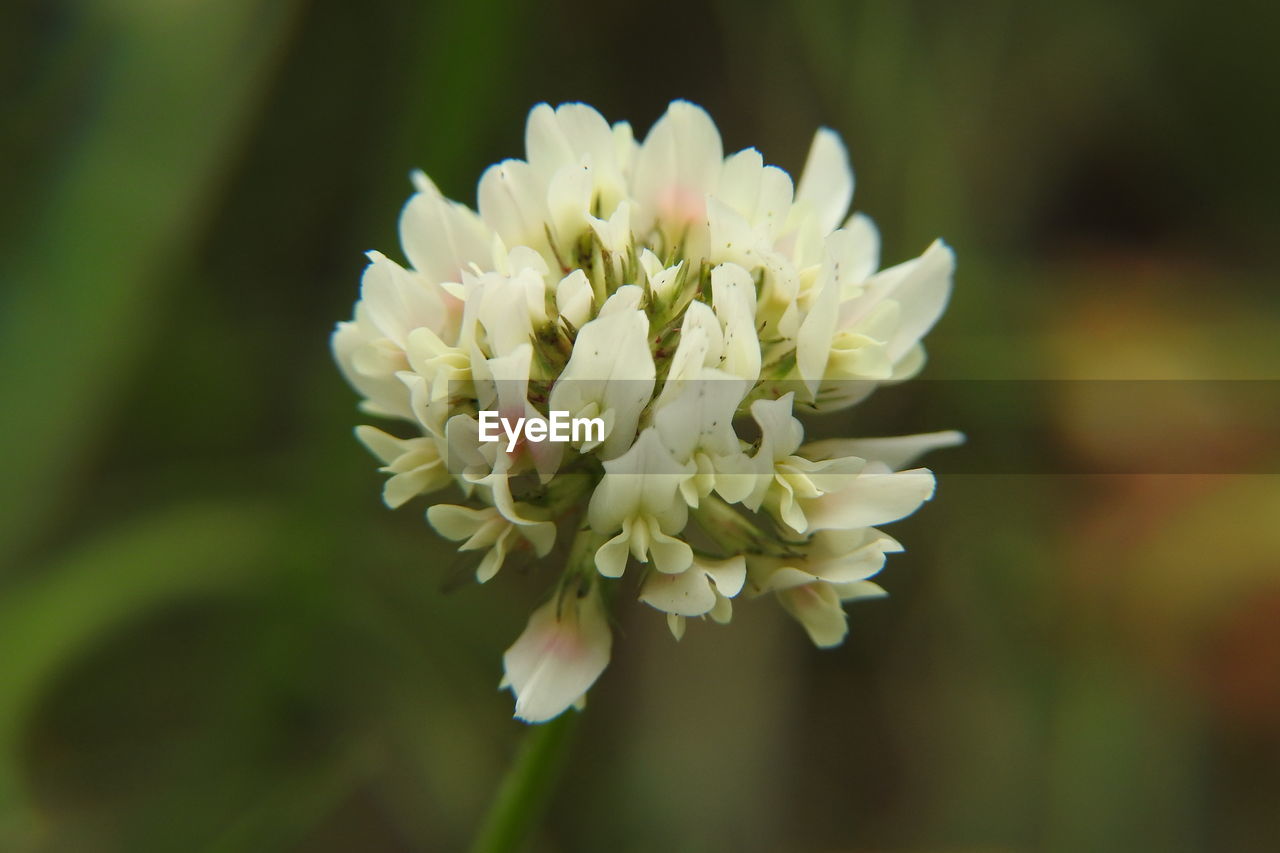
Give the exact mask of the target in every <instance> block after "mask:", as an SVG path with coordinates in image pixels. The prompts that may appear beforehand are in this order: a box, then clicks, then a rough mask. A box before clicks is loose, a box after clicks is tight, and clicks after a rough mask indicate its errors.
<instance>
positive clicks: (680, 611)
mask: <svg viewBox="0 0 1280 853" xmlns="http://www.w3.org/2000/svg"><path fill="white" fill-rule="evenodd" d="M640 600H641V601H643V602H644V603H645V604H648V605H649V606H650V607H654V608H656V609H658V610H661V611H663V612H665V613H674V614H677V615H679V616H701V615H702V614H704V613H708V612H710V610H711V608H713V607H715V605H716V593H715V590H714V589H712V587H711V582H710V580H708V578H707V575H706V572H703V571H701V570H700V569H699V567H698V566H697V565H694V566H691V567H690V568H689V569H688V571H684V572H680V573H679V574H664V573H662V572H649V575H648V577H646V578H645V581H644V586H643V587H641V589H640Z"/></svg>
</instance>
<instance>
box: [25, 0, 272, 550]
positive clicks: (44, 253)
mask: <svg viewBox="0 0 1280 853" xmlns="http://www.w3.org/2000/svg"><path fill="white" fill-rule="evenodd" d="M296 5H297V4H296V2H294V0H224V2H211V0H199V1H198V2H196V1H195V0H193V2H186V3H175V4H169V3H161V2H148V0H127V2H99V3H95V4H92V5H91V6H89V7H87V8H85V9H83V10H82V11H81V12H80V13H79V15H80V17H79V19H78V21H77V22H76V26H77V27H78V28H81V29H87V30H90V31H91V32H93V33H95V34H97V35H98V36H99V38H100V39H101V41H103V42H105V50H103V52H102V53H103V60H102V68H101V69H100V73H99V74H98V75H95V76H96V80H95V83H94V90H93V91H92V92H91V93H90V95H89V96H88V97H87V100H89V101H90V103H89V105H88V106H87V108H86V109H87V111H88V112H89V113H90V114H91V116H92V119H93V120H92V121H91V122H88V123H86V124H84V125H83V134H84V135H83V136H82V137H81V138H80V139H79V140H76V141H75V144H73V145H71V146H69V147H68V150H67V154H66V158H65V162H64V163H62V164H60V165H59V167H58V168H57V169H56V174H57V178H56V180H55V181H54V183H53V185H52V186H48V187H45V188H44V189H45V190H46V192H47V193H48V196H47V198H45V199H35V200H29V201H28V203H27V204H26V205H25V207H26V208H27V209H28V210H30V211H32V212H33V217H34V219H33V222H32V225H31V227H30V228H29V230H28V233H27V234H26V235H25V237H24V239H23V240H22V243H21V245H20V246H18V247H17V249H16V251H15V252H14V254H13V257H11V258H9V259H7V261H6V262H5V263H4V268H3V270H0V280H3V281H5V282H7V283H8V284H9V285H10V287H9V293H8V294H7V296H6V299H5V305H4V310H3V311H0V363H2V364H4V365H5V370H6V377H5V399H6V400H8V401H10V402H9V404H7V405H9V406H10V407H11V408H10V416H8V417H5V418H2V419H0V446H3V447H5V448H8V449H9V450H10V451H11V452H10V453H9V454H8V455H7V457H6V463H5V476H4V477H3V478H0V559H3V558H7V557H11V556H12V555H13V554H14V553H15V552H17V551H18V550H19V549H20V548H21V547H22V545H23V544H24V542H25V541H28V540H29V539H30V538H34V536H36V535H38V534H39V532H40V530H41V527H42V524H41V522H42V520H43V519H44V518H46V517H47V514H48V512H49V510H50V509H51V508H53V507H54V506H56V505H57V503H58V501H59V499H60V497H61V495H62V493H63V491H64V490H65V488H66V481H67V477H68V474H70V473H71V472H73V471H74V470H75V468H76V465H77V463H78V462H79V461H80V460H81V455H82V454H83V452H84V451H85V449H86V447H87V446H88V444H89V443H90V442H91V441H92V439H93V436H94V434H95V433H96V432H97V431H98V430H100V429H101V427H102V418H103V412H104V410H105V409H106V407H107V406H108V404H109V403H111V401H112V398H113V395H114V394H116V393H117V392H118V391H119V388H120V387H121V382H122V380H123V379H124V378H125V377H126V376H127V368H128V367H129V366H130V364H131V362H132V361H133V359H134V358H135V357H136V356H137V354H138V352H139V351H140V349H141V347H142V345H143V344H144V343H145V342H146V341H147V340H148V338H149V332H150V329H151V328H152V327H153V326H154V324H155V323H157V322H158V321H159V318H158V317H157V316H156V312H155V311H154V310H153V306H154V303H155V294H156V288H157V286H158V285H159V284H160V283H161V279H162V273H163V271H164V269H165V265H166V263H167V262H169V261H171V260H173V258H174V257H175V256H176V253H177V251H178V248H179V247H180V246H181V245H182V244H184V243H185V242H187V241H189V240H190V239H191V235H192V231H193V228H194V227H195V226H196V225H198V224H199V223H200V220H201V218H202V216H203V215H204V213H205V207H206V205H207V202H208V200H209V198H208V196H209V194H210V192H211V190H212V188H213V186H214V185H215V184H214V178H215V177H216V176H217V174H218V173H219V172H220V171H222V170H223V169H225V168H226V167H227V165H228V161H229V159H230V158H231V156H232V154H233V153H234V151H235V149H236V145H235V143H236V142H237V140H238V139H239V138H240V137H241V135H242V131H243V129H244V127H245V122H246V119H247V118H249V116H250V115H251V114H252V112H253V109H252V108H253V106H254V102H255V100H256V98H257V97H258V96H260V95H261V94H262V93H263V91H264V90H265V87H264V86H263V77H264V76H266V75H267V74H268V73H269V71H270V69H271V65H272V61H273V60H274V59H275V58H276V57H277V56H278V55H279V53H280V49H281V47H282V45H283V44H284V42H285V38H286V36H287V34H288V23H289V21H290V20H291V17H292V15H291V13H292V11H293V9H294V7H295V6H296ZM177 322H182V321H181V319H178V320H177ZM18 401H20V402H18ZM14 412H21V413H22V416H13V413H14ZM19 448H20V449H21V452H17V453H15V452H12V451H14V450H16V449H19Z"/></svg>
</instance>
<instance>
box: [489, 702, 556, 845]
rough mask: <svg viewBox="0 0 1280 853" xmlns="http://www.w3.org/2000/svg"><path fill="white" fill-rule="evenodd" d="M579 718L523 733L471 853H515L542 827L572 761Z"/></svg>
mask: <svg viewBox="0 0 1280 853" xmlns="http://www.w3.org/2000/svg"><path fill="white" fill-rule="evenodd" d="M577 724H578V712H577V711H569V712H567V713H564V714H561V715H560V716H558V717H556V718H555V719H554V720H552V721H551V722H549V723H547V724H546V725H542V726H529V727H528V729H527V730H526V731H525V732H524V737H523V740H522V741H521V744H520V748H519V751H518V752H517V753H516V757H515V761H513V762H512V764H511V767H510V768H509V769H508V770H507V773H506V775H505V776H504V777H503V779H502V784H501V785H500V786H499V788H498V792H497V794H496V795H495V796H494V798H493V803H492V804H491V805H490V806H489V811H488V812H487V813H486V814H485V817H484V821H483V822H482V823H481V824H480V830H479V832H478V833H477V834H476V837H475V841H474V842H473V843H472V845H471V853H513V851H515V850H519V849H520V846H521V844H522V843H523V842H524V841H525V839H526V838H527V837H528V835H529V833H530V831H531V830H532V829H533V828H534V827H535V826H537V825H538V823H539V821H540V820H541V818H542V815H543V813H544V812H545V811H546V808H547V806H548V805H549V804H550V802H551V797H552V794H553V793H554V791H555V788H556V784H557V782H558V781H559V778H560V774H561V772H562V771H563V769H564V765H565V762H566V760H567V759H568V756H569V748H570V746H571V743H572V739H573V732H574V729H575V728H577Z"/></svg>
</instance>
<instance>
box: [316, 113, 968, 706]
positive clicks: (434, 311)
mask: <svg viewBox="0 0 1280 853" xmlns="http://www.w3.org/2000/svg"><path fill="white" fill-rule="evenodd" d="M525 145H526V156H525V159H523V160H506V161H504V162H501V163H498V164H496V165H494V166H492V167H490V168H489V169H488V170H487V171H486V172H485V173H484V175H483V176H482V178H481V180H480V184H479V191H478V209H477V210H472V209H470V208H469V207H467V206H465V205H463V204H459V203H457V202H454V201H451V200H449V199H447V198H445V197H444V196H443V195H442V194H441V193H440V192H439V190H437V188H436V186H435V185H434V184H433V183H432V182H431V181H430V180H429V179H428V178H427V177H426V176H425V175H422V174H421V173H416V174H415V175H414V176H413V180H414V184H415V186H416V192H415V193H414V194H413V196H412V197H411V198H410V199H409V201H408V203H407V204H406V205H405V207H404V210H403V212H402V214H401V217H400V243H401V247H402V249H403V253H404V256H405V261H406V262H405V263H398V262H397V261H395V260H393V259H391V258H389V257H387V256H386V255H383V254H380V253H378V252H370V253H369V265H368V266H367V268H366V269H365V272H364V275H363V280H362V284H361V293H360V299H359V301H358V302H357V303H356V306H355V313H354V316H353V318H352V319H351V320H350V321H349V322H344V323H340V324H338V328H337V330H336V331H335V333H334V335H333V340H332V344H333V350H334V354H335V357H336V360H337V362H338V364H339V366H340V368H341V370H342V372H343V374H344V375H345V376H346V378H347V380H348V381H349V382H350V384H351V385H352V386H353V387H354V388H355V389H356V390H357V392H358V393H359V394H360V395H361V397H362V402H361V408H362V409H363V410H364V411H365V412H366V413H367V414H369V415H372V416H377V417H380V418H383V419H389V420H392V421H399V422H400V423H401V424H402V427H401V428H400V429H397V430H395V431H396V432H397V433H399V434H401V435H403V436H404V437H401V435H392V434H390V433H388V432H385V431H383V430H380V429H377V428H375V427H372V426H362V427H359V428H358V430H357V436H358V438H359V439H360V440H361V442H363V443H364V444H365V446H366V447H367V448H368V449H369V450H370V451H371V452H372V453H373V454H374V456H376V457H377V458H378V459H379V460H380V462H381V463H382V465H383V468H382V470H383V471H384V472H385V473H387V474H389V475H390V477H389V478H388V479H387V481H386V486H385V491H384V499H385V501H386V503H387V504H388V506H391V507H393V508H394V507H398V506H400V505H402V504H404V503H406V502H407V501H408V500H410V499H411V498H413V497H416V496H418V495H426V494H431V495H435V493H437V492H440V491H441V490H445V489H450V490H451V494H450V495H448V496H447V497H445V498H443V499H437V498H434V497H433V501H434V502H433V504H432V505H431V506H430V508H429V509H428V515H427V517H428V520H429V522H430V523H431V525H432V526H433V527H434V528H435V529H436V530H437V532H439V533H440V534H441V535H442V536H444V537H446V538H448V539H450V540H453V541H456V542H458V543H459V546H458V547H459V548H460V549H461V550H463V551H474V552H477V560H478V564H477V569H476V577H477V580H479V581H480V582H482V583H484V582H488V581H490V580H491V579H493V578H494V577H495V576H497V575H498V574H499V572H500V570H501V569H502V567H503V566H504V564H506V563H507V562H508V561H509V560H511V559H512V558H513V557H517V556H524V555H528V556H531V557H534V558H542V557H548V555H552V554H553V551H555V550H556V549H557V548H558V549H559V550H560V551H562V552H563V556H560V555H553V556H550V557H548V559H547V560H545V561H543V562H544V563H548V564H554V562H555V561H556V560H558V561H559V563H558V567H557V571H556V573H555V574H554V576H553V580H554V592H553V593H552V595H551V596H550V597H549V598H548V600H547V601H545V602H544V603H543V604H542V605H541V606H539V607H538V608H537V609H536V610H535V611H534V613H533V615H532V616H531V617H530V619H529V622H528V625H527V627H526V629H525V631H524V633H523V634H521V636H520V637H519V639H517V640H516V642H515V644H514V645H512V646H511V648H510V649H508V651H507V652H506V654H505V656H504V659H503V664H504V670H505V677H504V679H503V684H504V686H508V687H510V688H511V689H512V690H513V691H514V693H515V696H516V715H517V716H518V717H520V718H521V719H524V720H527V721H530V722H539V721H543V720H547V719H550V718H552V717H554V716H556V715H558V714H559V713H561V712H563V711H564V710H565V709H566V708H568V707H570V706H571V705H574V704H576V703H580V702H581V701H582V700H583V699H584V698H585V694H586V691H587V689H588V688H589V687H590V686H591V685H592V684H593V683H594V682H595V681H596V679H597V678H598V677H599V675H600V674H601V672H603V670H604V669H605V667H606V665H607V664H608V660H609V653H610V648H611V644H612V632H611V630H610V627H609V615H608V613H609V611H608V607H607V602H608V601H609V600H611V599H612V598H614V597H616V590H615V587H616V586H617V585H618V583H619V581H618V580H617V579H619V578H624V576H625V577H631V576H635V577H636V580H637V583H636V586H635V587H634V589H635V593H634V596H635V597H637V598H638V599H639V600H640V601H641V602H643V603H644V604H645V605H648V606H649V607H652V608H654V609H655V610H658V611H660V612H663V613H665V614H666V618H667V621H668V624H669V626H670V629H671V631H672V633H673V634H674V635H675V636H676V638H677V639H679V638H680V637H681V636H682V634H683V632H684V630H685V625H686V620H688V619H689V618H691V617H695V618H697V617H710V618H711V619H712V620H714V621H716V622H720V623H724V622H728V621H729V619H730V618H731V616H732V601H733V600H734V599H735V598H738V597H740V596H744V595H745V596H764V595H769V596H773V597H774V598H776V599H777V601H778V602H779V603H780V604H781V606H782V607H783V608H784V609H785V610H786V612H787V613H789V614H791V615H792V616H793V617H795V619H797V620H798V621H799V623H800V624H801V625H802V626H803V628H804V630H805V631H806V632H807V633H808V635H809V637H810V638H811V639H812V640H813V642H814V643H815V644H817V645H819V646H824V647H825V646H833V645H838V644H839V643H840V642H841V641H842V640H843V638H844V636H845V633H846V630H847V627H846V626H847V621H846V620H847V617H846V614H845V611H844V608H843V602H847V601H850V600H853V599H857V598H863V597H867V596H872V595H879V594H882V592H883V591H882V590H881V589H880V588H879V587H878V586H876V585H875V584H874V583H872V582H871V581H870V580H869V579H870V578H871V577H872V576H874V575H875V574H876V573H877V572H878V571H879V570H880V569H881V567H882V566H883V564H884V561H885V555H886V554H888V553H892V552H895V551H899V550H901V546H900V545H899V544H898V543H897V542H896V541H894V540H893V539H892V538H890V537H889V536H887V535H885V534H884V533H882V532H880V530H879V529H877V528H878V526H879V525H883V524H887V523H889V522H892V521H895V520H897V519H900V518H902V517H904V516H906V515H909V514H911V513H912V512H914V511H915V510H916V509H917V508H918V507H919V506H920V505H921V504H922V503H923V502H924V501H926V500H928V499H929V498H930V497H931V496H932V494H933V488H934V479H933V475H932V474H931V473H930V472H929V471H928V470H927V469H923V468H908V466H909V465H911V464H912V463H913V461H914V460H915V459H916V458H917V457H918V456H919V455H920V454H922V453H924V452H926V451H928V450H931V449H934V448H937V447H943V446H947V445H950V444H954V443H956V442H957V441H959V436H958V435H957V434H955V433H951V432H944V433H932V434H926V435H918V436H906V437H901V438H879V439H835V440H825V441H817V442H810V443H806V442H805V440H804V427H803V425H802V424H801V422H800V420H799V419H798V418H797V417H796V415H797V413H799V412H802V411H829V410H833V409H839V408H844V407H847V406H850V405H853V404H854V403H857V402H858V401H860V400H861V399H863V398H865V397H866V396H867V395H868V394H870V393H871V392H872V391H873V390H874V389H875V388H876V387H878V386H880V385H882V384H886V383H892V382H899V381H902V380H904V379H906V378H909V377H910V376H912V375H913V374H914V373H915V372H917V371H918V370H919V369H920V367H921V366H922V364H923V363H924V350H923V348H922V346H921V343H920V341H921V338H922V336H923V335H924V334H925V333H926V332H927V331H928V330H929V329H930V328H931V327H932V326H933V324H934V323H935V322H936V321H937V319H938V317H939V315H940V314H941V313H942V310H943V308H944V307H945V304H946V301H947V298H948V296H949V293H950V289H951V281H952V272H953V267H954V258H953V255H952V253H951V250H950V249H949V248H948V247H947V246H946V245H945V244H943V243H942V242H940V241H938V242H935V243H933V244H932V245H931V246H929V247H928V248H927V249H926V250H925V251H924V253H923V254H922V255H920V256H919V257H917V258H914V259H912V260H908V261H906V262H905V263H901V264H898V265H896V266H892V267H889V268H887V269H883V270H881V269H880V259H879V254H880V250H879V237H878V233H877V231H876V229H875V227H874V226H873V225H872V223H871V221H870V220H869V219H868V218H867V217H865V216H863V215H861V214H854V215H852V216H848V217H847V218H846V216H847V214H848V209H849V205H850V202H851V200H852V195H853V185H854V180H853V172H852V170H851V169H850V166H849V163H848V158H847V155H846V152H845V149H844V146H843V145H842V143H841V142H840V140H839V138H838V137H837V136H836V135H835V134H834V133H832V132H831V131H828V130H819V131H818V133H817V135H816V136H815V137H814V140H813V144H812V146H811V148H810V151H809V155H808V159H807V162H806V163H805V166H804V170H803V172H802V174H801V177H800V180H799V182H798V184H796V183H793V181H792V179H791V177H790V176H789V175H788V174H787V173H786V172H785V171H783V170H781V169H779V168H777V167H774V166H771V165H767V164H766V163H765V162H764V160H763V158H762V157H761V155H760V154H759V153H758V152H757V151H755V150H754V149H747V150H744V151H740V152H738V153H735V154H729V155H728V156H726V155H725V152H724V150H723V147H722V142H721V138H720V134H719V132H718V130H717V128H716V126H715V124H714V122H713V121H712V120H711V118H710V117H709V116H708V115H707V114H706V112H704V111H703V110H702V109H701V108H699V107H697V106H694V105H692V104H689V103H686V102H683V101H677V102H675V103H673V104H671V106H670V107H669V109H668V110H667V112H666V113H665V114H664V115H663V116H662V117H661V118H660V119H659V120H658V122H657V123H656V124H655V125H654V126H653V128H652V129H651V130H650V131H649V132H648V134H647V135H646V136H645V137H644V139H643V141H638V140H637V139H636V138H635V136H634V135H633V132H632V129H631V127H630V125H628V124H626V123H625V122H620V123H617V124H613V125H610V124H609V123H607V122H606V121H605V119H604V118H603V117H601V115H600V114H599V113H598V112H596V111H595V110H594V109H592V108H591V107H588V106H586V105H583V104H565V105H562V106H560V107H558V108H552V107H550V106H547V105H545V104H544V105H540V106H538V107H536V108H534V109H533V111H532V112H531V113H530V115H529V119H528V124H527V127H526V136H525ZM482 412H497V413H499V416H500V417H501V418H502V420H503V422H504V423H507V422H515V421H517V420H518V419H526V420H538V419H543V420H545V419H546V418H547V417H548V416H549V413H550V412H565V413H568V414H569V415H570V416H571V417H574V418H593V419H599V421H601V422H602V423H603V425H604V431H603V435H599V436H588V437H583V438H581V439H580V440H577V441H569V442H551V441H546V442H538V441H527V440H522V441H519V442H516V443H514V444H513V445H508V444H506V443H503V442H492V441H486V440H484V434H483V432H482V429H481V423H480V414H481V413H482Z"/></svg>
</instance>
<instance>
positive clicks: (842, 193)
mask: <svg viewBox="0 0 1280 853" xmlns="http://www.w3.org/2000/svg"><path fill="white" fill-rule="evenodd" d="M851 201H853V169H852V168H851V167H850V166H849V153H848V151H846V150H845V147H844V143H843V142H841V141H840V137H839V136H838V135H837V134H835V133H834V132H833V131H830V130H827V129H826V128H825V127H824V128H822V129H820V130H819V131H818V132H817V133H816V134H814V137H813V144H812V145H811V146H810V147H809V157H808V159H807V160H805V164H804V171H803V172H801V174H800V186H799V187H798V188H797V189H796V203H797V204H806V205H809V206H810V208H811V209H812V211H813V215H814V216H815V217H816V218H817V222H818V227H819V229H820V230H821V232H822V233H823V234H826V233H828V232H830V231H834V230H835V229H836V226H838V225H839V224H840V221H841V220H842V219H844V216H845V213H846V212H848V210H849V202H851Z"/></svg>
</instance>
